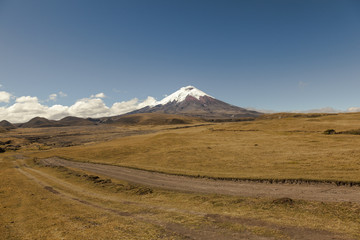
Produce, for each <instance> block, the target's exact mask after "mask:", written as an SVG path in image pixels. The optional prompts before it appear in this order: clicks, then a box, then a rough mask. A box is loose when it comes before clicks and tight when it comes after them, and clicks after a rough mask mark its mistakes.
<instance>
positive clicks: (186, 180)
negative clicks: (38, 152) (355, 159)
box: [41, 158, 360, 203]
mask: <svg viewBox="0 0 360 240" xmlns="http://www.w3.org/2000/svg"><path fill="white" fill-rule="evenodd" d="M41 161H42V163H43V164H45V165H51V166H65V167H71V168H77V169H82V170H85V171H90V172H93V173H96V174H100V175H104V176H108V177H111V178H115V179H120V180H125V181H128V182H132V183H137V184H142V185H148V186H151V187H159V188H164V189H169V190H177V191H187V192H199V193H217V194H225V195H237V196H246V197H269V198H291V199H302V200H310V201H323V202H357V203H360V187H358V186H353V187H349V186H336V185H335V184H320V183H319V184H269V183H257V182H245V181H237V182H234V181H223V180H211V179H203V178H201V179H199V178H191V177H184V176H175V175H167V174H162V173H156V172H149V171H142V170H136V169H130V168H124V167H118V166H111V165H103V164H94V163H83V162H73V161H68V160H64V159H60V158H48V159H43V160H41Z"/></svg>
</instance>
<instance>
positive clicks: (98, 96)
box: [91, 93, 106, 98]
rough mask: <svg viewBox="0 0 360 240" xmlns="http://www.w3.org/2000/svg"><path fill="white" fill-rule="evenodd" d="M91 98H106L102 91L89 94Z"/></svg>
mask: <svg viewBox="0 0 360 240" xmlns="http://www.w3.org/2000/svg"><path fill="white" fill-rule="evenodd" d="M91 97H92V98H106V96H105V94H104V93H98V94H95V95H91Z"/></svg>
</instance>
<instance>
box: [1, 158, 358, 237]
mask: <svg viewBox="0 0 360 240" xmlns="http://www.w3.org/2000/svg"><path fill="white" fill-rule="evenodd" d="M14 166H17V168H14ZM26 166H27V167H25V165H23V164H18V161H16V160H15V159H14V158H12V157H11V156H8V157H6V158H4V157H3V158H2V160H1V161H0V167H1V169H2V174H1V175H0V182H1V185H0V196H1V197H0V207H1V209H2V214H1V215H0V239H184V238H186V236H194V234H198V233H199V232H200V233H201V232H204V231H208V234H213V233H212V232H211V231H210V229H216V233H217V234H218V233H220V234H222V235H223V238H219V239H227V237H226V236H227V235H226V234H240V235H239V236H248V234H251V236H258V237H267V238H272V239H292V238H293V237H294V235H293V234H294V233H296V232H300V233H301V234H304V235H303V236H306V237H308V239H310V238H311V236H314V237H316V236H317V235H316V234H322V232H320V233H319V232H316V231H326V233H327V234H330V235H327V236H335V235H336V234H342V235H341V236H347V237H350V238H360V235H359V232H360V231H359V230H360V220H359V214H360V206H359V205H358V204H355V203H323V202H308V201H301V200H296V201H294V202H293V203H291V204H288V203H274V201H273V199H267V198H245V197H233V196H223V195H215V194H195V193H183V192H172V191H165V190H161V189H151V192H149V193H147V194H139V191H138V189H139V188H143V187H141V186H134V185H131V184H128V183H125V182H122V181H117V180H113V181H112V182H110V183H107V184H97V183H94V182H93V181H89V180H88V179H86V178H84V177H82V176H83V174H85V172H82V171H81V172H80V171H79V170H71V169H67V168H49V167H42V166H39V165H36V164H34V163H33V162H32V161H30V160H27V161H26ZM21 172H25V173H27V174H31V177H32V178H35V181H34V179H32V178H29V177H27V175H24V174H22V173H21ZM100 177H101V176H100ZM38 182H40V183H41V184H43V185H41V184H39V183H38ZM45 185H46V187H48V188H49V186H51V189H53V191H55V194H54V192H52V191H47V190H46V189H45V188H44V186H45ZM55 189H56V190H55ZM56 192H58V193H59V194H56ZM313 230H314V231H313ZM241 234H245V235H241ZM205 236H206V235H205ZM205 236H203V237H205ZM320 236H322V235H320ZM212 237H213V236H212ZM309 237H310V238H309ZM204 239H205V238H204ZM323 239H324V238H323Z"/></svg>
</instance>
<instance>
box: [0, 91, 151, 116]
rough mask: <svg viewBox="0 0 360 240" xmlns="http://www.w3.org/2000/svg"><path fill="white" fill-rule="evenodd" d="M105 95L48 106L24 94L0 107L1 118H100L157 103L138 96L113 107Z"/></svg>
mask: <svg viewBox="0 0 360 240" xmlns="http://www.w3.org/2000/svg"><path fill="white" fill-rule="evenodd" d="M4 96H5V94H4ZM59 96H61V95H60V93H59V94H51V95H50V96H49V99H51V100H56V98H57V97H59ZM105 97H106V96H105V94H104V93H98V94H95V95H91V97H89V98H83V99H79V100H77V101H76V102H75V103H74V104H73V105H71V106H63V105H58V104H57V105H53V106H47V105H44V104H42V103H41V101H39V99H38V98H37V97H32V96H22V97H18V98H16V99H15V102H14V103H13V104H12V105H11V106H9V107H0V120H8V121H10V122H12V123H22V122H27V121H29V120H30V119H32V118H34V117H45V118H47V119H52V120H59V119H61V118H64V117H66V116H75V117H82V118H88V117H91V118H99V117H109V116H116V115H120V114H124V113H127V112H130V111H134V110H136V109H140V108H143V107H146V106H149V105H151V106H153V105H156V100H155V98H153V97H148V98H147V99H145V100H144V101H139V100H138V99H137V98H134V99H131V100H129V101H123V102H115V103H114V104H113V105H112V106H111V107H108V106H106V104H105V103H104V101H103V98H105ZM10 98H11V94H10V96H9V101H10ZM0 99H1V92H0ZM5 100H6V101H8V99H7V98H5ZM5 100H4V101H5Z"/></svg>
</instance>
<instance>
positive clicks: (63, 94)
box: [59, 91, 67, 97]
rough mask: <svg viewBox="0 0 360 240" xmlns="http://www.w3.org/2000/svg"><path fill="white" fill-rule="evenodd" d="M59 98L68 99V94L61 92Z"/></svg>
mask: <svg viewBox="0 0 360 240" xmlns="http://www.w3.org/2000/svg"><path fill="white" fill-rule="evenodd" d="M59 96H60V97H67V94H66V93H64V92H62V91H60V92H59Z"/></svg>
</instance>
